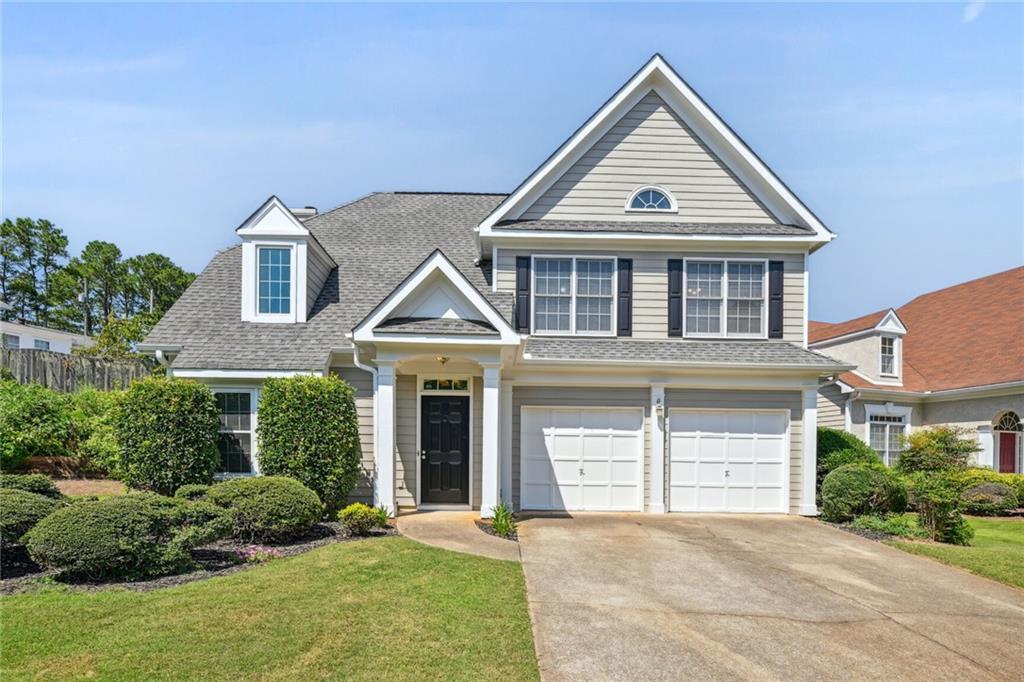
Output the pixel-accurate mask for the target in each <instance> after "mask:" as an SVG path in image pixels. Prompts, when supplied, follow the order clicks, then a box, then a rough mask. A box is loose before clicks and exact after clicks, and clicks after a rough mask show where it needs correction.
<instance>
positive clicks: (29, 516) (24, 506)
mask: <svg viewBox="0 0 1024 682" xmlns="http://www.w3.org/2000/svg"><path fill="white" fill-rule="evenodd" d="M58 507H60V502H58V501H57V500H55V499H53V498H52V497H44V496H43V495H38V494H36V493H30V492H27V491H25V490H15V489H13V488H3V489H0V539H2V540H3V541H4V542H5V543H11V544H17V543H18V542H19V541H20V540H21V536H22V535H24V534H25V533H27V532H28V531H30V530H31V529H32V528H33V527H34V526H35V525H36V524H37V523H39V522H40V521H42V520H43V519H44V518H46V517H47V516H49V515H50V514H52V513H53V512H55V511H56V510H57V508H58Z"/></svg>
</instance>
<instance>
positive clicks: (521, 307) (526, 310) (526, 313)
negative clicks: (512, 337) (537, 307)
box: [515, 256, 530, 334]
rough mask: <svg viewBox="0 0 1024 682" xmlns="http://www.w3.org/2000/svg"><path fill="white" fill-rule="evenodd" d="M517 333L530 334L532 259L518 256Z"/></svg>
mask: <svg viewBox="0 0 1024 682" xmlns="http://www.w3.org/2000/svg"><path fill="white" fill-rule="evenodd" d="M515 318H516V331H518V332H521V333H523V334H528V333H529V332H530V257H529V256H516V313H515Z"/></svg>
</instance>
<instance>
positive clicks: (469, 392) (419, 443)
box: [413, 374, 476, 509]
mask: <svg viewBox="0 0 1024 682" xmlns="http://www.w3.org/2000/svg"><path fill="white" fill-rule="evenodd" d="M426 379H451V380H452V381H455V380H456V379H465V380H466V382H467V383H466V390H464V391H456V390H454V389H453V390H451V391H442V390H424V388H423V382H424V381H425V380H426ZM425 395H455V396H459V395H461V396H468V397H469V453H468V455H469V490H468V496H469V502H468V503H467V504H434V503H430V502H426V503H424V502H423V501H422V499H421V496H422V494H423V484H422V481H421V478H420V476H421V468H422V467H421V464H422V458H421V457H420V450H421V449H422V448H423V400H422V396H425ZM473 444H474V441H473V377H472V376H471V375H469V374H417V375H416V449H415V450H414V452H415V453H416V491H415V494H414V495H413V499H414V500H415V501H416V508H417V509H472V508H473V461H474V459H476V457H475V454H476V453H475V452H474V451H473Z"/></svg>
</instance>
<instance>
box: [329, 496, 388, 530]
mask: <svg viewBox="0 0 1024 682" xmlns="http://www.w3.org/2000/svg"><path fill="white" fill-rule="evenodd" d="M338 520H339V521H341V523H342V524H344V526H345V528H347V529H348V532H349V533H351V534H352V535H369V534H370V531H371V530H373V529H374V528H375V527H377V526H378V525H380V514H378V513H377V510H376V509H374V508H373V507H369V506H367V505H365V504H363V503H362V502H355V503H353V504H350V505H349V506H347V507H345V508H344V509H342V510H341V511H340V512H338Z"/></svg>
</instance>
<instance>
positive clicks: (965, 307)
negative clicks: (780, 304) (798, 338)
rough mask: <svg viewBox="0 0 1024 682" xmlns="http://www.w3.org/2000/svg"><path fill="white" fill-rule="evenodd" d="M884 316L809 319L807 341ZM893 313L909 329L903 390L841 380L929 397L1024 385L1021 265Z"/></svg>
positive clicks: (849, 330)
mask: <svg viewBox="0 0 1024 682" xmlns="http://www.w3.org/2000/svg"><path fill="white" fill-rule="evenodd" d="M885 312H886V311H881V312H875V313H871V314H870V315H865V316H863V317H859V318H857V319H855V320H849V321H847V322H839V323H835V324H831V323H819V322H811V323H810V324H809V326H808V334H809V338H810V342H811V343H812V344H813V343H817V342H819V341H822V340H825V339H831V338H835V337H837V336H842V335H844V334H850V333H853V332H855V331H861V330H863V329H870V328H872V327H874V326H875V324H877V323H878V321H879V320H881V319H882V316H884V314H885ZM896 314H897V315H899V317H900V320H901V321H902V322H903V324H904V325H905V326H906V328H907V334H906V336H905V337H903V386H902V387H890V386H884V385H881V384H873V383H872V382H870V381H868V380H866V379H864V378H863V377H861V376H859V375H857V374H853V373H852V372H846V373H845V374H843V375H842V376H841V377H840V378H841V379H842V380H843V381H844V382H846V383H848V384H850V385H851V386H854V387H855V388H871V387H877V388H884V389H886V390H896V391H912V392H924V391H945V390H950V389H954V388H967V387H970V386H988V385H991V384H1002V383H1006V382H1010V381H1024V267H1019V268H1014V269H1012V270H1007V271H1006V272H1000V273H997V274H995V275H989V276H988V277H982V278H980V279H975V280H971V281H970V282H964V283H963V284H957V285H955V286H951V287H948V288H946V289H940V290H938V291H933V292H931V293H928V294H923V295H921V296H918V297H917V298H915V299H914V300H912V301H910V303H907V304H906V305H903V306H901V307H899V308H897V309H896ZM872 319H874V322H873V323H872V322H871V320H872ZM837 330H838V332H837Z"/></svg>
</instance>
